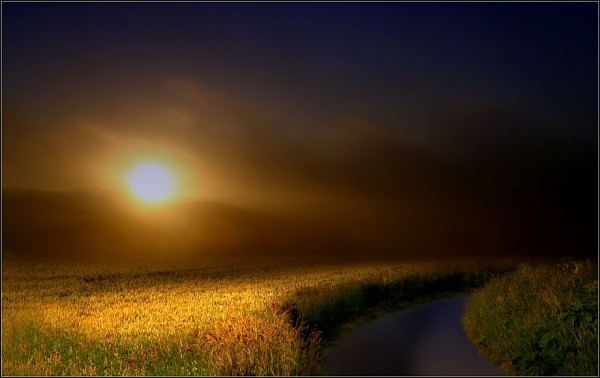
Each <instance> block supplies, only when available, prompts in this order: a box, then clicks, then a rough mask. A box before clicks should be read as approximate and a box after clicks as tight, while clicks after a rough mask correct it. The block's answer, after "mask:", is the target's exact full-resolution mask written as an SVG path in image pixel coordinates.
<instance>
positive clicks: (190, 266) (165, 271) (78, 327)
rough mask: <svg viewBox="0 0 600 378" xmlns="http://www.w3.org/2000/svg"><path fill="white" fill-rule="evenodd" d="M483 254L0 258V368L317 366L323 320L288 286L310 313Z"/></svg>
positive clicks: (138, 371) (147, 370) (264, 370)
mask: <svg viewBox="0 0 600 378" xmlns="http://www.w3.org/2000/svg"><path fill="white" fill-rule="evenodd" d="M486 264H487V265H488V266H489V265H490V263H489V262H486V263H485V264H482V262H477V261H474V260H465V261H461V262H456V261H454V262H449V261H446V262H443V263H440V262H439V261H419V262H376V263H366V262H363V263H358V262H348V263H343V264H340V263H299V262H295V263H286V262H265V261H262V262H254V261H253V262H249V261H229V262H220V263H207V262H204V263H185V264H184V263H172V264H160V266H158V265H156V264H149V263H145V264H144V263H131V262H130V263H126V264H106V263H103V264H101V263H96V264H93V263H71V264H66V263H61V264H56V263H50V262H47V263H36V264H34V263H14V262H5V263H4V264H3V267H2V268H3V272H2V280H3V285H2V373H3V374H4V375H314V374H319V373H322V371H321V370H320V366H321V358H322V350H321V349H322V348H321V347H320V341H321V338H322V336H323V335H322V332H321V331H320V330H319V328H318V324H317V327H313V326H312V325H314V324H308V323H307V322H301V321H298V316H296V320H295V321H294V318H293V317H292V316H291V314H290V311H288V310H289V307H290V306H289V304H290V303H291V301H293V298H297V297H298V293H302V292H306V291H307V290H309V291H311V292H313V293H317V295H312V296H311V297H310V299H309V300H308V302H307V301H306V300H305V302H304V304H303V308H304V310H303V311H304V312H306V313H308V312H311V313H312V314H313V315H314V314H315V313H316V314H317V319H318V316H319V314H321V312H320V309H322V308H326V307H327V306H328V304H331V303H332V301H335V300H337V299H339V297H343V296H344V295H345V296H353V295H354V296H356V295H357V294H356V292H350V291H348V290H346V289H344V288H348V287H360V286H361V285H363V286H364V285H367V284H369V285H373V284H375V285H380V286H385V285H391V284H394V283H398V282H402V280H403V279H406V278H407V277H413V278H414V277H442V276H444V275H447V274H450V273H452V272H474V271H481V269H482V266H483V265H486ZM494 264H495V266H498V265H499V264H500V263H498V262H494V263H493V264H492V265H494ZM503 264H504V265H506V264H507V263H506V262H505V263H503ZM500 265H501V264H500ZM320 293H323V294H322V295H321V294H320ZM342 311H343V309H342ZM303 318H306V319H311V316H310V314H307V315H306V316H304V317H303V316H302V314H300V317H299V319H300V320H302V319H303ZM313 318H314V316H313ZM342 318H343V317H342ZM317 322H318V320H317ZM313 323H314V322H313ZM309 326H310V327H309Z"/></svg>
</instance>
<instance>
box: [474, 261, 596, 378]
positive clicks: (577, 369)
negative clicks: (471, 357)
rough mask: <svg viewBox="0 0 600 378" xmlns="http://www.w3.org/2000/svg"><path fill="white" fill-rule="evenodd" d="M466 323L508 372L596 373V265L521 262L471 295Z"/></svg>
mask: <svg viewBox="0 0 600 378" xmlns="http://www.w3.org/2000/svg"><path fill="white" fill-rule="evenodd" d="M464 325H465V328H466V330H467V334H468V335H469V337H470V338H471V340H472V341H473V343H474V344H475V345H476V346H477V347H478V348H479V349H480V350H481V352H482V353H483V354H484V355H486V356H487V357H488V358H490V359H491V360H492V361H494V362H496V363H497V364H498V365H500V366H502V367H503V369H504V370H505V371H507V372H508V373H509V374H514V375H563V376H564V375H592V376H597V375H598V270H597V263H596V262H591V261H584V262H582V261H568V262H566V261H563V262H561V263H554V264H544V265H526V264H523V265H520V266H519V267H518V269H517V270H516V271H514V272H512V273H509V274H506V275H504V276H501V277H497V278H495V279H494V280H492V281H490V282H489V283H488V284H487V285H486V286H485V287H484V288H482V289H481V290H479V291H477V292H476V293H475V294H473V295H472V297H471V300H470V303H469V306H468V308H467V311H466V313H465V318H464Z"/></svg>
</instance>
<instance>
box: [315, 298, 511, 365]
mask: <svg viewBox="0 0 600 378" xmlns="http://www.w3.org/2000/svg"><path fill="white" fill-rule="evenodd" d="M467 301H468V296H466V295H463V296H458V297H452V298H446V299H442V300H437V301H433V302H429V303H425V304H422V305H419V306H415V307H411V308H408V309H406V310H401V311H398V312H395V313H393V314H391V315H388V316H386V317H383V318H381V319H377V320H374V321H372V322H369V323H367V324H365V325H364V326H362V327H361V328H359V329H357V330H355V331H353V332H351V333H348V334H347V335H346V336H344V337H343V338H342V339H340V340H339V341H338V343H337V344H336V345H334V346H333V347H332V348H331V349H330V351H329V354H328V356H327V359H326V365H325V369H326V370H325V371H326V374H327V375H355V376H360V375H461V376H464V375H478V376H479V375H496V376H499V375H502V376H505V375H506V373H504V372H503V371H502V370H500V369H499V368H498V367H496V366H494V365H493V364H492V363H491V362H489V361H488V360H486V359H485V358H484V357H482V356H481V355H480V354H479V352H478V351H477V350H476V349H475V347H474V346H473V345H472V344H471V342H470V341H469V339H468V338H467V336H466V335H465V333H464V330H463V328H462V313H463V311H464V309H465V306H466V304H467Z"/></svg>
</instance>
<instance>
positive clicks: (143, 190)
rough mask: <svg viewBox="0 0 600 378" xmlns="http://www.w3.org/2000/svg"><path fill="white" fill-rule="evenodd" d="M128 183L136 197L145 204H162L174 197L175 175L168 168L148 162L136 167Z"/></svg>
mask: <svg viewBox="0 0 600 378" xmlns="http://www.w3.org/2000/svg"><path fill="white" fill-rule="evenodd" d="M127 181H128V184H129V188H130V190H131V191H132V193H133V194H134V196H135V197H136V198H137V199H139V200H140V201H142V202H144V203H148V204H156V203H161V202H165V201H167V200H169V199H170V198H171V197H172V196H173V192H174V186H175V180H174V178H173V175H172V174H171V171H170V170H169V169H168V168H166V167H164V166H163V165H160V164H158V163H153V162H147V163H143V164H140V165H137V166H135V167H134V168H133V169H132V171H131V172H130V174H129V176H128V180H127Z"/></svg>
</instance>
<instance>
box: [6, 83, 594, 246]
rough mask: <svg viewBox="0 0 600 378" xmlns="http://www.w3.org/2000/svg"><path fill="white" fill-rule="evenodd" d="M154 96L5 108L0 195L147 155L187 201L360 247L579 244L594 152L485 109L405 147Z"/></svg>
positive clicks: (390, 139) (397, 136)
mask: <svg viewBox="0 0 600 378" xmlns="http://www.w3.org/2000/svg"><path fill="white" fill-rule="evenodd" d="M155 96H156V98H154V99H153V100H152V101H151V102H150V103H149V104H148V106H147V107H146V108H143V111H142V110H141V109H142V108H140V107H139V106H133V105H132V106H131V107H130V108H129V110H127V109H128V106H127V104H126V103H124V104H121V106H120V109H121V110H120V111H119V112H116V113H115V114H110V115H106V114H105V113H106V111H107V109H105V108H104V107H103V106H99V107H98V109H95V111H93V110H88V112H87V113H86V114H85V116H80V117H77V118H75V117H73V118H71V119H68V120H59V119H49V120H40V119H31V118H27V117H24V116H23V115H22V113H19V112H17V111H16V110H15V109H14V108H13V107H11V106H7V107H6V108H5V109H6V111H5V113H4V115H3V117H4V119H3V125H4V132H5V135H4V136H5V138H7V139H8V140H10V141H11V143H10V144H9V145H6V146H7V148H6V149H5V152H4V154H5V155H4V161H3V168H5V172H6V175H5V176H4V177H3V179H4V187H8V186H30V187H37V188H55V189H56V188H65V187H71V188H77V187H86V185H87V186H97V187H104V188H105V189H109V190H110V189H112V188H113V187H114V186H117V182H116V179H114V177H115V176H118V175H119V174H122V172H121V171H120V170H122V169H124V167H125V166H126V162H128V161H133V160H134V158H139V157H155V158H157V157H158V158H159V159H165V160H167V161H169V162H171V163H172V164H173V166H175V167H179V168H180V169H181V176H182V177H184V178H185V179H186V180H187V181H186V182H185V185H183V186H184V187H185V188H186V190H187V192H186V195H187V197H188V198H195V199H201V200H202V199H213V200H218V201H220V202H221V203H227V204H236V205H239V206H247V207H249V208H254V209H260V210H264V211H267V212H269V213H274V214H280V215H285V216H289V217H292V218H293V219H297V220H300V219H303V220H305V221H307V222H309V223H310V224H311V227H312V228H314V229H317V228H319V227H321V226H323V227H326V229H327V230H328V231H327V232H325V234H327V235H329V236H331V240H334V239H335V240H342V239H343V240H346V242H347V243H350V244H352V245H354V246H356V247H357V248H359V249H363V250H366V249H372V250H379V251H381V253H393V252H394V251H403V253H409V252H407V251H411V250H412V251H423V250H429V251H430V252H431V253H434V252H435V251H436V250H439V249H445V250H454V251H458V250H462V251H471V252H472V253H475V251H477V250H481V249H502V248H507V246H511V248H517V247H518V248H521V249H526V248H530V247H531V246H534V247H535V243H539V245H540V246H541V245H542V244H543V245H546V244H549V245H554V246H559V245H568V244H569V243H574V242H575V241H577V240H576V239H577V238H580V239H581V238H583V239H585V240H580V241H583V242H586V243H587V242H589V240H588V239H589V237H587V236H586V235H588V233H586V232H587V231H589V230H590V227H591V226H590V225H593V215H594V214H593V212H590V211H588V210H587V209H591V208H592V207H590V206H589V203H588V201H592V199H593V198H594V197H593V195H594V193H592V192H593V190H592V189H593V188H594V187H595V181H594V180H593V178H594V172H595V164H594V161H595V160H594V159H593V157H594V149H593V148H590V147H589V146H586V145H583V147H585V148H583V149H579V148H577V147H578V146H581V145H578V144H573V143H571V144H569V143H567V141H565V143H562V144H561V143H558V142H557V141H556V140H555V139H553V138H548V137H546V136H545V134H544V133H543V132H542V131H540V130H543V129H540V128H537V129H536V127H534V126H535V125H534V126H532V125H531V122H532V121H531V120H528V119H527V117H525V116H522V115H520V114H519V113H516V112H511V111H508V110H506V109H503V108H501V107H498V106H495V105H493V104H491V103H486V102H484V101H479V102H478V101H473V100H472V99H466V100H463V101H458V102H455V103H449V104H448V105H447V106H446V107H444V108H441V109H439V110H438V111H436V112H433V113H432V115H431V116H429V117H426V118H423V122H424V123H423V127H424V128H428V130H430V132H429V135H428V137H427V138H425V140H424V141H423V142H422V143H420V144H417V143H414V142H409V140H408V139H407V138H406V137H404V136H403V135H402V132H401V129H392V128H389V127H384V126H382V125H380V124H377V123H376V122H374V121H372V120H369V119H365V118H361V117H352V116H347V115H343V116H341V117H340V118H339V120H338V121H337V122H334V123H332V124H322V125H311V127H310V128H307V130H306V132H302V131H298V130H296V132H293V130H291V129H289V128H287V127H286V119H281V118H279V119H278V118H276V117H274V116H273V115H272V114H269V113H265V112H263V111H258V110H257V109H256V108H254V107H252V106H251V105H249V104H247V103H244V102H243V101H240V100H238V99H236V98H235V97H233V96H231V95H229V94H227V93H225V92H221V91H216V90H211V89H207V88H203V87H201V86H199V85H197V84H196V83H194V82H193V81H190V80H168V81H166V82H165V87H164V92H163V93H160V94H156V95H155ZM159 99H162V101H159ZM536 130H537V131H536ZM111 175H112V176H111ZM111 177H112V178H111ZM586 188H591V189H589V190H588V189H586ZM567 218H568V219H567ZM318 225H320V226H318ZM581 230H584V231H585V232H583V231H581ZM592 231H593V230H592ZM548 234H550V235H552V236H551V237H548V236H547V235H548ZM590 234H593V232H591V233H590ZM334 235H338V236H339V235H343V237H342V236H340V239H336V238H338V236H336V237H333V236H334ZM290 240H294V239H293V238H290ZM558 241H560V243H558ZM340 243H341V242H340ZM561 243H562V244H561ZM414 253H418V252H414Z"/></svg>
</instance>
